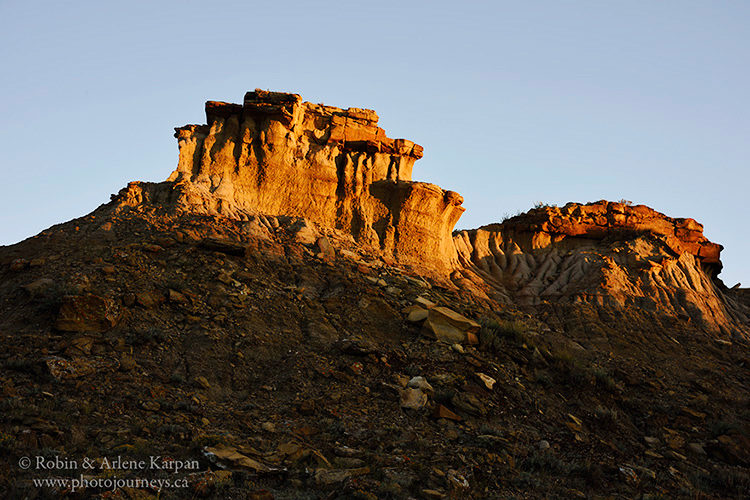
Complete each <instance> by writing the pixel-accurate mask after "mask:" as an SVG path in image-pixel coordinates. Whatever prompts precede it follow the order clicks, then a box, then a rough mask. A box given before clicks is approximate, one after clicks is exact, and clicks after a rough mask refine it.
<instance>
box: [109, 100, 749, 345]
mask: <svg viewBox="0 0 750 500" xmlns="http://www.w3.org/2000/svg"><path fill="white" fill-rule="evenodd" d="M206 119H207V124H206V125H186V126H184V127H180V128H177V129H175V130H176V134H175V137H177V140H178V144H179V150H180V154H179V162H178V166H177V169H176V170H175V171H174V172H173V173H172V174H171V175H170V176H169V178H168V179H167V180H166V181H165V182H162V183H158V184H154V183H142V182H136V183H131V184H130V185H129V186H128V187H127V188H126V189H124V190H122V191H121V192H120V194H119V195H117V196H116V197H115V201H114V202H113V204H114V206H115V207H116V210H127V209H131V208H137V207H144V206H152V207H153V206H156V207H160V208H162V209H163V208H167V209H170V210H174V211H175V212H177V213H186V214H203V215H206V214H208V215H215V216H224V217H228V218H233V219H240V220H245V221H252V220H254V218H255V217H256V216H260V217H263V216H291V217H297V218H305V219H308V220H310V221H312V222H314V223H315V224H317V225H318V226H319V227H321V228H324V229H325V230H330V231H335V232H337V234H339V235H341V234H343V235H345V236H347V237H350V238H351V239H353V240H354V242H356V244H357V245H360V246H363V247H366V248H368V249H372V250H374V251H375V253H379V254H380V255H381V256H382V257H384V258H385V259H386V260H388V259H393V260H394V261H395V262H396V263H398V264H399V265H402V266H406V267H410V268H412V269H413V270H415V271H417V272H419V273H422V274H426V275H431V276H432V277H433V278H442V279H443V281H442V283H443V284H448V285H449V286H452V285H456V286H458V287H459V288H462V289H464V290H467V291H468V292H470V293H471V294H472V295H474V296H477V297H480V298H483V299H495V300H496V301H499V302H506V303H508V302H514V303H520V304H527V305H539V304H543V303H546V302H548V303H565V304H571V303H585V304H590V305H593V306H595V307H604V308H608V307H616V308H619V309H627V308H628V307H637V308H640V309H641V310H648V311H653V312H654V313H655V314H666V315H669V316H672V317H676V318H684V319H686V320H689V321H691V322H692V323H693V324H694V325H696V326H698V327H700V328H703V329H705V330H709V331H713V332H720V333H722V334H727V335H728V334H733V333H737V334H738V335H741V336H745V337H746V336H748V330H749V329H748V323H749V317H750V306H748V304H747V303H746V301H744V300H743V299H742V298H743V297H744V296H743V295H741V294H739V293H734V292H731V293H730V292H728V291H727V290H726V288H725V287H724V286H723V284H722V283H721V282H720V281H719V280H718V279H716V276H717V275H718V273H719V272H720V271H721V261H720V258H719V257H720V252H721V249H722V247H721V245H718V244H715V243H712V242H710V241H708V239H706V238H705V237H704V236H703V226H702V225H701V224H699V223H697V222H696V221H695V220H693V219H674V218H671V217H667V216H666V215H664V214H661V213H659V212H656V211H654V210H652V209H650V208H648V207H646V206H643V205H638V206H630V205H627V204H622V203H613V202H606V201H601V202H597V203H591V204H586V205H582V204H576V203H570V204H568V205H566V206H565V207H561V208H558V207H542V208H537V209H534V210H531V211H530V212H528V213H526V214H524V215H521V216H517V217H514V218H512V219H510V220H508V221H505V222H503V223H502V224H493V225H489V226H485V227H482V228H479V229H475V230H470V231H461V232H458V233H457V234H455V235H452V234H451V231H452V230H453V227H454V226H455V224H456V222H457V221H458V219H459V217H460V216H461V214H462V212H463V210H464V209H463V208H462V207H461V204H462V202H463V198H462V197H461V196H460V195H459V194H458V193H455V192H453V191H446V190H443V189H442V188H440V187H438V186H435V185H433V184H428V183H423V182H414V181H412V180H411V176H412V168H413V166H414V162H415V161H416V160H417V159H419V158H421V157H422V154H423V150H422V147H421V146H419V145H417V144H414V143H413V142H411V141H408V140H405V139H391V138H389V137H387V136H386V134H385V132H384V130H383V129H382V128H380V127H378V116H377V114H376V113H375V112H374V111H372V110H367V109H359V108H349V109H346V110H344V109H340V108H335V107H331V106H324V105H321V104H312V103H309V102H303V101H302V99H301V97H300V96H299V95H297V94H285V93H278V92H266V91H261V90H256V91H254V92H248V93H247V94H246V95H245V99H244V102H243V103H242V104H231V103H225V102H213V101H209V102H207V103H206ZM448 276H450V278H451V279H452V284H450V282H448V281H446V280H445V278H447V277H448Z"/></svg>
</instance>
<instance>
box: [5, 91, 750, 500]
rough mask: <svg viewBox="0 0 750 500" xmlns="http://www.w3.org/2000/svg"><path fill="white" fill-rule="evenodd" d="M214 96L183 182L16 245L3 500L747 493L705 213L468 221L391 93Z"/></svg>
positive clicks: (8, 266)
mask: <svg viewBox="0 0 750 500" xmlns="http://www.w3.org/2000/svg"><path fill="white" fill-rule="evenodd" d="M206 114H207V122H208V123H207V125H188V126H185V127H181V128H178V129H176V130H177V133H176V137H177V139H178V144H179V147H180V157H179V162H178V167H177V169H176V170H175V172H173V173H172V175H171V176H170V177H169V178H168V180H167V181H165V182H162V183H144V182H136V183H131V184H130V185H129V186H127V187H126V188H125V189H123V190H122V191H120V193H119V194H117V195H114V196H113V197H112V200H111V201H110V202H109V203H107V204H105V205H102V206H101V207H99V208H98V209H96V210H95V211H94V212H92V213H91V214H89V215H87V216H85V217H82V218H80V219H76V220H73V221H70V222H66V223H64V224H60V225H58V226H54V227H52V228H50V229H48V230H46V231H43V232H42V233H40V234H39V235H37V236H35V237H33V238H29V239H27V240H25V241H23V242H20V243H18V244H16V245H11V246H7V247H1V248H0V334H1V335H2V338H3V346H4V349H3V351H2V353H0V387H1V389H0V408H1V409H2V411H0V431H1V434H0V447H2V450H3V453H1V454H0V462H2V467H0V491H3V492H5V494H6V496H7V497H9V498H58V497H60V496H63V497H65V496H67V497H70V498H89V497H97V498H122V499H145V498H251V499H272V498H277V499H296V498H310V499H313V498H362V499H378V498H744V497H747V496H748V492H749V491H750V490H749V488H750V474H748V466H750V453H748V450H750V441H748V438H747V436H748V435H750V412H749V411H748V410H749V409H750V405H749V403H750V399H749V396H750V394H749V391H748V388H749V387H750V384H748V382H749V380H748V375H749V373H748V366H749V365H748V362H749V359H748V344H747V339H748V327H749V321H748V316H749V315H750V312H749V311H750V299H749V295H748V292H747V290H743V289H731V290H730V289H727V288H726V287H725V286H724V285H723V284H722V283H721V281H720V280H719V278H718V274H719V272H720V270H721V261H720V251H721V246H720V245H717V244H714V243H711V242H709V241H708V240H706V238H705V237H704V236H703V233H702V229H703V228H702V226H701V225H700V224H698V223H696V222H695V221H694V220H692V219H673V218H670V217H667V216H665V215H663V214H660V213H658V212H656V211H654V210H651V209H649V208H647V207H644V206H630V205H627V204H621V203H611V202H597V203H592V204H586V205H582V204H573V203H571V204H568V205H566V206H565V207H539V208H536V209H533V210H531V211H530V212H528V213H527V214H523V215H520V216H517V217H514V218H511V219H509V220H506V221H504V222H502V223H500V224H493V225H490V226H485V227H483V228H479V229H476V230H471V231H460V232H456V233H452V230H453V228H454V226H455V223H456V221H457V220H458V218H459V217H460V215H461V213H462V211H463V208H462V207H461V206H460V205H461V201H462V198H461V196H460V195H458V194H457V193H454V192H452V191H445V190H443V189H441V188H439V187H437V186H434V185H431V184H426V183H420V182H414V181H412V180H411V170H412V166H413V164H414V161H415V160H416V159H418V158H419V157H421V155H422V148H421V147H419V146H418V145H415V144H413V143H412V142H410V141H407V140H403V139H389V138H388V137H386V135H385V133H384V131H383V130H382V129H380V128H379V127H378V126H377V115H376V114H375V112H373V111H370V110H363V109H357V108H349V109H347V110H342V109H339V108H333V107H330V106H323V105H316V104H311V103H306V102H302V100H301V98H300V97H299V96H297V95H295V94H281V93H273V92H264V91H257V90H256V91H255V92H248V94H247V95H246V96H245V100H244V103H243V104H241V105H239V104H228V103H216V102H209V103H207V105H206ZM24 459H29V460H30V462H29V463H27V462H24ZM84 459H90V460H91V464H93V465H92V466H91V467H84V465H83V463H84ZM118 460H119V461H118ZM55 464H57V465H55ZM61 464H66V465H65V466H62V465H61ZM139 464H140V465H139ZM176 469H180V470H176ZM44 479H59V480H60V481H58V482H57V483H54V484H52V483H50V484H41V483H38V482H37V483H35V482H34V481H39V480H44ZM72 479H78V481H79V482H78V483H76V484H73V483H71V482H69V480H72ZM66 481H68V482H66ZM84 481H86V483H85V485H82V483H83V482H84ZM139 481H141V482H139ZM143 481H148V482H147V483H144V482H143ZM166 481H170V482H169V483H166ZM84 486H85V487H84Z"/></svg>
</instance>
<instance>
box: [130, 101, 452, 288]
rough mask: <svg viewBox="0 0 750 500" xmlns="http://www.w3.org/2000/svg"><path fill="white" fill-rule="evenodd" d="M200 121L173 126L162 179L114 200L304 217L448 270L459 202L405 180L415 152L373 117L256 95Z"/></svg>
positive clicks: (210, 106)
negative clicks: (172, 156)
mask: <svg viewBox="0 0 750 500" xmlns="http://www.w3.org/2000/svg"><path fill="white" fill-rule="evenodd" d="M206 118H207V124H206V125H186V126H184V127H180V128H177V129H175V130H176V133H175V137H177V140H178V144H179V150H180V155H179V161H178V165H177V169H176V170H175V171H174V172H173V173H172V175H170V177H169V178H168V182H167V183H163V184H162V185H159V187H158V188H155V187H153V186H152V188H151V189H146V191H150V192H149V193H143V191H144V187H145V186H144V184H142V183H141V184H138V185H131V187H130V188H129V190H130V192H124V193H121V194H120V198H121V199H131V200H132V204H136V203H140V202H142V201H143V199H144V197H146V198H148V199H149V200H150V201H166V202H169V203H173V204H177V205H178V207H180V208H181V209H182V210H184V211H188V212H194V213H208V214H217V215H226V216H230V217H239V218H242V217H244V216H247V215H249V214H266V215H288V216H295V217H304V218H307V219H309V220H311V221H314V222H315V223H317V224H319V225H321V226H324V227H328V228H332V229H336V230H339V231H343V232H346V233H349V234H351V235H352V236H353V237H354V238H355V239H356V240H357V241H358V242H359V243H361V244H365V245H370V246H372V247H373V248H377V249H379V250H380V251H381V252H383V253H384V254H385V255H388V256H392V257H394V258H395V259H396V260H397V261H398V262H400V263H403V264H409V265H413V266H415V267H419V268H421V269H423V270H433V271H436V272H440V273H444V272H446V271H447V270H449V269H450V268H451V266H454V265H455V264H456V262H457V260H456V253H455V247H454V246H453V243H452V238H451V231H452V229H453V227H454V226H455V224H456V222H457V221H458V219H459V217H460V216H461V214H462V213H463V211H464V209H463V207H461V204H462V203H463V198H462V197H461V196H460V195H459V194H458V193H455V192H452V191H446V190H443V189H441V188H440V187H438V186H435V185H433V184H428V183H422V182H412V181H411V173H412V168H413V166H414V162H415V161H416V160H417V159H419V158H421V157H422V153H423V150H422V147H421V146H419V145H418V144H415V143H413V142H412V141H409V140H406V139H391V138H388V137H387V136H386V135H385V132H384V130H383V129H382V128H380V127H378V125H377V123H378V115H377V114H376V113H375V112H374V111H372V110H367V109H359V108H349V109H346V110H344V109H340V108H335V107H332V106H324V105H322V104H312V103H309V102H303V101H302V99H301V97H300V96H299V95H297V94H286V93H280V92H266V91H261V90H256V91H254V92H248V93H247V94H246V95H245V99H244V102H243V104H231V103H225V102H213V101H209V102H207V103H206Z"/></svg>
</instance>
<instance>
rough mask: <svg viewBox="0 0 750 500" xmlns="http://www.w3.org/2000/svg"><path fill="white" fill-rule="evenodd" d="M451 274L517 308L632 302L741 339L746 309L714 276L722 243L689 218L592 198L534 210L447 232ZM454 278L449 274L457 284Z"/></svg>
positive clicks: (620, 305)
mask: <svg viewBox="0 0 750 500" xmlns="http://www.w3.org/2000/svg"><path fill="white" fill-rule="evenodd" d="M454 241H455V244H456V248H457V251H458V256H459V261H460V263H461V265H462V266H463V270H462V271H461V272H460V273H458V274H457V275H454V277H455V276H460V278H459V279H461V280H467V281H469V282H470V283H471V284H473V285H474V286H477V285H484V286H486V287H488V288H489V289H490V290H491V292H490V294H494V295H495V297H496V298H498V299H499V300H502V301H513V302H517V303H521V304H529V305H537V304H542V303H544V302H553V303H555V302H558V303H560V302H561V303H576V302H583V303H589V304H592V305H595V306H601V307H618V308H627V307H637V308H642V309H646V310H650V311H654V312H659V313H666V314H669V315H674V316H678V317H682V318H685V319H689V320H690V321H691V322H693V323H694V324H695V325H696V326H698V327H699V328H702V329H706V330H710V331H715V332H721V333H723V334H727V335H730V334H736V335H740V336H743V337H746V336H747V335H748V333H750V332H748V328H747V324H748V313H750V309H749V308H748V307H747V306H746V305H743V304H742V303H741V301H739V300H737V299H735V298H733V296H732V294H728V293H727V292H728V291H727V290H726V287H724V286H723V284H722V283H721V282H720V281H719V280H717V279H715V277H716V275H717V274H718V272H719V271H720V270H721V261H720V260H719V253H720V251H721V249H722V247H721V245H717V244H715V243H711V242H710V241H708V240H707V239H706V238H705V237H704V236H703V226H702V225H700V224H698V223H697V222H695V221H694V220H693V219H673V218H670V217H667V216H665V215H663V214H660V213H659V212H656V211H654V210H652V209H650V208H648V207H646V206H643V205H638V206H628V205H624V204H622V203H613V202H606V201H600V202H597V203H591V204H587V205H581V204H577V203H569V204H567V205H566V206H564V207H561V208H558V207H542V208H537V209H534V210H531V211H529V212H528V213H526V214H523V215H519V216H516V217H513V218H511V219H509V220H507V221H505V222H503V223H502V224H492V225H489V226H484V227H482V228H479V229H474V230H470V231H460V232H458V233H456V234H455V235H454ZM456 281H458V280H456Z"/></svg>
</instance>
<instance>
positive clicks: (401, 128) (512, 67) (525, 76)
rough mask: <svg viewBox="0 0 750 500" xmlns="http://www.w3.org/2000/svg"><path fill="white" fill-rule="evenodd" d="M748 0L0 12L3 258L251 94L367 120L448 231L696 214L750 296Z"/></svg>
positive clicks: (1, 6)
mask: <svg viewBox="0 0 750 500" xmlns="http://www.w3.org/2000/svg"><path fill="white" fill-rule="evenodd" d="M748 26H750V3H749V2H745V1H722V2H713V1H703V2H696V1H687V0H684V1H660V2H654V1H652V0H649V1H632V0H631V1H619V2H617V1H612V2H602V1H538V2H534V1H528V2H527V1H518V2H498V1H494V2H464V3H460V2H455V1H452V2H441V1H430V2H409V1H401V2H390V1H385V2H367V3H361V2H356V1H348V2H284V3H282V2H257V3H254V2H221V1H218V2H193V1H190V0H182V1H180V2H170V1H158V2H153V1H149V2H139V1H128V2H102V1H95V2H94V1H91V2H87V1H80V2H51V1H48V2H30V1H23V2H20V1H8V0H0V46H1V47H2V50H1V51H0V68H1V70H0V155H1V156H0V168H1V169H2V176H3V179H4V182H3V183H2V186H3V188H2V190H3V193H2V196H1V197H0V244H9V243H14V242H16V241H19V240H21V239H23V238H25V237H28V236H31V235H33V234H36V233H37V232H39V231H41V230H42V229H44V228H46V227H48V226H50V225H52V224H55V223H58V222H62V221H65V220H69V219H71V218H73V217H77V216H80V215H84V214H86V213H88V212H90V211H91V210H93V209H94V208H96V207H97V206H98V205H99V204H100V203H104V202H106V201H108V199H109V194H110V193H114V192H117V191H118V190H119V189H120V188H121V187H123V186H125V185H126V183H127V182H128V181H130V180H152V181H159V180H163V179H165V178H166V177H167V175H169V173H170V172H171V170H172V169H173V168H174V167H175V165H176V161H177V146H176V141H175V139H174V138H173V137H172V133H173V131H172V128H173V127H175V126H180V125H184V124H186V123H203V121H204V114H203V102H204V101H206V100H209V99H214V100H227V101H234V102H241V99H242V96H243V95H244V92H245V91H246V90H251V89H254V88H256V87H260V88H265V89H271V90H282V91H293V92H297V93H300V94H302V96H303V98H304V99H306V100H309V101H313V102H324V103H326V104H331V105H336V106H341V107H349V106H355V107H367V108H373V109H375V110H377V112H378V114H379V115H380V117H381V125H382V126H383V127H384V128H385V129H386V131H387V132H388V134H389V136H391V137H406V138H408V139H412V140H414V141H416V142H418V143H420V144H422V145H423V146H424V147H425V157H424V159H422V160H420V161H419V162H417V164H416V167H415V169H414V178H415V179H417V180H424V181H429V182H434V183H436V184H438V185H440V186H442V187H444V188H446V189H453V190H455V191H458V192H460V193H461V194H463V195H464V198H465V200H466V201H465V207H466V208H467V211H466V213H465V214H464V216H463V218H462V219H461V221H460V222H459V225H458V227H460V228H467V227H476V226H479V225H482V224H487V223H490V222H493V221H498V220H500V219H501V218H502V217H503V215H504V214H506V213H515V212H517V211H519V210H526V209H528V208H530V207H531V206H532V205H533V204H534V203H535V202H537V201H544V202H548V203H557V204H564V203H565V202H567V201H580V202H587V201H594V200H598V199H602V198H605V199H614V200H619V199H621V198H625V199H628V200H632V201H634V202H636V203H644V204H647V205H649V206H651V207H653V208H655V209H657V210H659V211H661V212H664V213H666V214H667V215H670V216H673V217H693V218H695V219H697V220H698V221H699V222H701V223H703V224H704V225H705V227H706V230H705V232H706V234H707V235H708V237H709V238H711V239H712V240H714V241H716V242H718V243H722V244H723V245H725V247H726V249H725V250H724V252H723V254H722V259H723V261H724V264H725V267H724V272H723V273H722V275H721V277H722V278H723V279H724V280H725V282H726V283H727V285H729V286H732V285H733V284H735V283H736V282H737V281H742V282H743V284H744V286H747V285H750V259H749V258H748V257H749V256H748V249H749V248H750V235H749V234H748V222H747V221H748V210H747V206H748V200H747V195H748V187H750V182H748V179H749V175H750V174H749V173H748V168H747V167H748V164H749V161H750V141H749V140H748V138H750V100H748V95H747V93H748V89H750V69H748V68H749V67H750V57H749V56H750V35H749V28H748Z"/></svg>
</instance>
